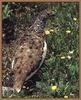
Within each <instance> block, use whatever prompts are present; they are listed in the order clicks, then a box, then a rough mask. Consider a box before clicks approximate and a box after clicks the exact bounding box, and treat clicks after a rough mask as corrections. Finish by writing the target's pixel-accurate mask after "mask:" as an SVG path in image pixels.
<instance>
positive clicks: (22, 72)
mask: <svg viewBox="0 0 81 100" xmlns="http://www.w3.org/2000/svg"><path fill="white" fill-rule="evenodd" d="M43 43H44V40H43V38H40V37H38V36H36V35H35V34H34V33H33V32H32V34H29V33H28V34H26V35H23V36H22V38H21V39H19V40H18V41H17V46H16V49H15V58H14V65H13V66H14V67H13V72H14V78H15V82H14V83H15V84H14V88H15V89H16V88H21V86H22V85H23V81H25V78H26V76H28V75H29V74H31V73H32V72H33V71H35V69H36V67H38V64H39V63H40V61H41V58H42V53H43V45H44V44H43Z"/></svg>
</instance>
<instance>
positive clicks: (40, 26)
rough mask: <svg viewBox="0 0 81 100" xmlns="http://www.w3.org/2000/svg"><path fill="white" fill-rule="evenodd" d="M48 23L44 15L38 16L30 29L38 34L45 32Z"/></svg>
mask: <svg viewBox="0 0 81 100" xmlns="http://www.w3.org/2000/svg"><path fill="white" fill-rule="evenodd" d="M45 24H46V19H44V18H43V16H42V15H41V16H38V17H37V19H36V21H35V22H34V24H33V25H32V26H31V27H30V30H31V31H33V32H35V33H36V34H39V35H41V34H43V31H44V27H45Z"/></svg>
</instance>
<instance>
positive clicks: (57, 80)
mask: <svg viewBox="0 0 81 100" xmlns="http://www.w3.org/2000/svg"><path fill="white" fill-rule="evenodd" d="M12 5H15V6H14V7H17V9H20V8H21V9H28V8H27V7H30V10H28V12H25V13H23V14H22V13H21V16H20V15H18V14H17V15H15V14H14V13H13V14H12V11H11V9H12V8H10V9H9V8H8V7H9V6H10V7H12ZM23 5H24V6H23ZM3 6H4V7H3V19H4V18H7V17H8V16H9V18H11V17H12V16H11V15H13V16H15V19H16V20H17V23H16V27H17V28H15V37H17V36H19V34H18V33H19V31H20V29H21V31H22V30H25V29H24V28H25V26H27V27H29V26H30V25H31V24H32V23H33V21H34V19H35V18H36V17H37V14H39V11H42V10H43V9H46V8H48V7H49V8H51V9H52V10H53V11H54V13H55V16H54V17H53V18H51V19H48V20H47V23H46V27H45V34H46V37H47V44H48V53H47V56H46V59H45V62H44V64H43V65H42V67H41V69H40V70H39V71H38V72H37V73H36V75H37V76H40V78H39V79H38V80H36V79H37V78H36V79H35V81H33V79H34V78H35V77H37V76H36V75H34V76H33V78H31V79H30V80H29V82H28V83H32V85H29V84H28V86H27V89H23V90H22V91H21V92H20V93H14V94H13V97H23V98H31V97H41V98H43V97H44V98H45V97H54V98H78V97H79V4H78V3H64V2H62V3H43V4H42V3H27V4H26V3H16V4H15V3H13V4H12V3H6V4H5V3H3ZM15 11H16V10H15ZM15 19H14V17H12V20H13V22H14V20H15ZM19 25H20V26H19ZM21 25H23V26H21ZM5 29H6V28H5ZM15 39H16V38H15ZM15 39H14V41H15ZM4 41H5V39H4ZM4 44H5V43H4ZM4 48H6V47H5V46H4ZM7 48H8V47H7ZM8 49H9V48H8ZM3 52H7V53H8V50H7V49H4V50H3ZM4 56H5V57H6V59H5V60H4V59H3V63H4V64H3V65H5V66H8V65H9V64H8V62H9V60H7V58H8V59H9V57H8V55H7V54H5V55H4ZM5 57H4V58H5ZM3 67H4V66H3ZM4 75H5V74H4ZM4 75H3V76H4ZM4 81H5V80H4ZM30 81H31V82H30ZM34 83H35V84H34ZM7 94H8V93H7ZM7 94H6V93H5V95H4V97H9V96H10V95H11V94H8V95H7Z"/></svg>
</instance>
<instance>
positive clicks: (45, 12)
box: [39, 9, 55, 19]
mask: <svg viewBox="0 0 81 100" xmlns="http://www.w3.org/2000/svg"><path fill="white" fill-rule="evenodd" d="M39 16H40V18H41V19H47V18H49V17H52V16H55V12H54V11H53V10H51V9H45V10H43V11H42V12H40V14H39Z"/></svg>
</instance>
